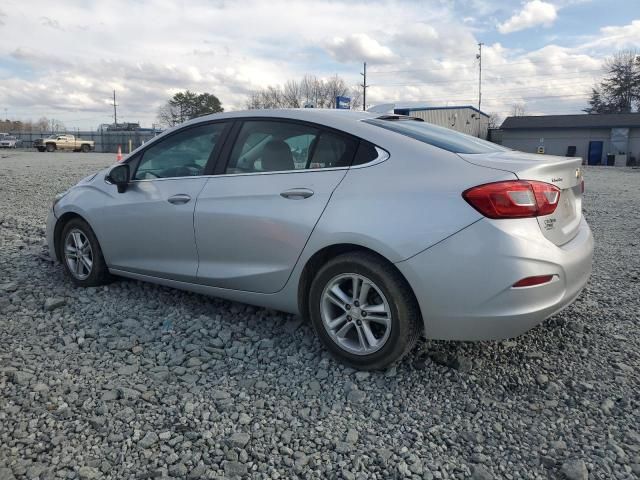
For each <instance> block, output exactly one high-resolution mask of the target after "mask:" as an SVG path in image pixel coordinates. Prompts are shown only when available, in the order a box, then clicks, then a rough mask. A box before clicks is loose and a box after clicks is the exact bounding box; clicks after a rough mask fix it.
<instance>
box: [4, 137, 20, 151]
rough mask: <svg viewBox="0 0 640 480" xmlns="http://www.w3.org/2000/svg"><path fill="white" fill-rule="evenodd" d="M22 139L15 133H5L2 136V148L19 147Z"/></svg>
mask: <svg viewBox="0 0 640 480" xmlns="http://www.w3.org/2000/svg"><path fill="white" fill-rule="evenodd" d="M19 145H20V139H18V137H14V136H13V135H3V136H1V137H0V148H18V146H19Z"/></svg>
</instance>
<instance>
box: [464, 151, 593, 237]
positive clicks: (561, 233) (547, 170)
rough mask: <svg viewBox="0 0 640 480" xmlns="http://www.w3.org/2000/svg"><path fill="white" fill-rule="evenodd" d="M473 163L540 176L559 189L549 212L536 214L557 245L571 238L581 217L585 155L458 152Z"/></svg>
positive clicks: (533, 177) (525, 177)
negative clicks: (582, 167)
mask: <svg viewBox="0 0 640 480" xmlns="http://www.w3.org/2000/svg"><path fill="white" fill-rule="evenodd" d="M459 155H460V156H461V157H462V158H463V159H465V160H466V161H468V162H469V163H473V164H474V165H479V166H483V167H488V168H493V169H497V170H504V171H508V172H511V173H513V174H515V175H516V176H517V177H518V178H519V179H520V180H537V181H540V182H546V183H550V184H552V185H555V186H557V187H558V188H559V189H560V199H559V201H558V206H557V208H556V209H555V211H554V212H553V213H552V214H550V215H544V216H541V217H537V220H538V224H539V225H540V229H541V230H542V233H543V234H544V236H545V237H546V238H548V239H549V240H550V241H552V242H553V243H555V244H556V245H563V244H565V243H567V242H569V241H570V240H572V239H573V238H574V237H575V235H576V234H577V232H578V228H579V226H580V220H581V218H582V185H583V184H582V170H581V168H580V166H581V165H582V159H581V158H576V157H557V156H553V155H538V154H532V153H523V152H516V151H504V152H496V153H488V154H487V153H483V154H459Z"/></svg>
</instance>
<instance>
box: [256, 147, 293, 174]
mask: <svg viewBox="0 0 640 480" xmlns="http://www.w3.org/2000/svg"><path fill="white" fill-rule="evenodd" d="M294 169H295V164H294V163H293V155H292V154H291V149H290V148H289V145H287V143H286V142H285V141H284V140H271V141H270V142H269V143H267V144H266V145H265V146H264V149H263V150H262V170H263V171H265V172H277V171H281V170H294Z"/></svg>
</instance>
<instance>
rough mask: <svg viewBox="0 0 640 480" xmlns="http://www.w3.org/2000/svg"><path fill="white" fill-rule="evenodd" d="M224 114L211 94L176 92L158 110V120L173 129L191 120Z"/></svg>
mask: <svg viewBox="0 0 640 480" xmlns="http://www.w3.org/2000/svg"><path fill="white" fill-rule="evenodd" d="M220 112H224V108H222V104H221V103H220V100H219V99H218V97H216V96H215V95H213V94H211V93H206V92H205V93H195V92H191V91H189V90H185V91H184V92H178V93H176V94H175V95H174V96H173V97H171V98H170V99H169V100H168V101H167V103H166V104H164V105H163V106H161V107H160V108H159V109H158V120H159V121H160V123H162V124H163V125H167V126H169V127H173V126H174V125H178V124H180V123H182V122H185V121H187V120H190V119H192V118H196V117H201V116H203V115H209V114H210V113H220Z"/></svg>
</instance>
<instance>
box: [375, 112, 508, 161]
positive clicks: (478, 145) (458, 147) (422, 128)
mask: <svg viewBox="0 0 640 480" xmlns="http://www.w3.org/2000/svg"><path fill="white" fill-rule="evenodd" d="M364 121H365V122H366V123H369V124H371V125H376V126H378V127H382V128H385V129H387V130H391V131H392V132H396V133H400V134H402V135H405V136H407V137H411V138H413V139H415V140H419V141H421V142H424V143H428V144H429V145H433V146H434V147H438V148H442V149H443V150H447V151H449V152H453V153H492V152H504V151H506V150H509V149H508V148H505V147H502V146H500V145H496V144H495V143H491V142H487V141H486V140H482V139H480V138H476V137H472V136H471V135H466V134H464V133H460V132H456V131H455V130H451V129H448V128H444V127H439V126H437V125H433V124H432V123H428V122H421V121H419V120H413V119H411V120H410V119H398V118H397V117H395V118H393V119H380V118H376V119H371V120H364Z"/></svg>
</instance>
